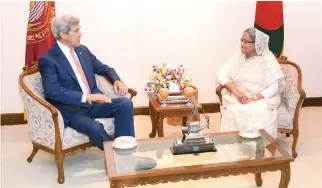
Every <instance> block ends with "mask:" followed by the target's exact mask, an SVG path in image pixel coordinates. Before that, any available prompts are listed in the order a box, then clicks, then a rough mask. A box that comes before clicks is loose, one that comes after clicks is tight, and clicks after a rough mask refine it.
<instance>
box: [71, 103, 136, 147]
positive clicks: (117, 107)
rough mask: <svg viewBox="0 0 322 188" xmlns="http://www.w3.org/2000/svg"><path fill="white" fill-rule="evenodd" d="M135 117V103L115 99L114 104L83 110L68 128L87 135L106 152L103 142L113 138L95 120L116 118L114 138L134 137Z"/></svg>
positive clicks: (95, 105) (93, 105) (97, 105)
mask: <svg viewBox="0 0 322 188" xmlns="http://www.w3.org/2000/svg"><path fill="white" fill-rule="evenodd" d="M133 115H134V113H133V103H132V101H131V100H130V99H128V98H126V97H121V98H115V99H112V103H103V104H100V103H93V104H92V105H90V107H85V108H81V109H80V110H79V111H77V112H76V113H75V115H74V117H73V119H72V120H71V122H70V123H69V124H68V126H69V127H71V128H73V129H75V130H76V131H78V132H80V133H83V134H85V135H87V136H88V137H89V139H90V141H91V142H92V144H93V145H94V146H96V147H98V148H99V149H101V150H104V148H103V142H104V141H112V140H113V138H112V137H111V136H110V135H108V134H107V133H106V131H105V130H104V127H103V124H101V123H100V122H98V121H95V120H94V119H96V118H111V117H114V120H115V121H114V125H115V130H114V137H115V138H117V137H119V136H133V137H134V136H135V134H134V122H133Z"/></svg>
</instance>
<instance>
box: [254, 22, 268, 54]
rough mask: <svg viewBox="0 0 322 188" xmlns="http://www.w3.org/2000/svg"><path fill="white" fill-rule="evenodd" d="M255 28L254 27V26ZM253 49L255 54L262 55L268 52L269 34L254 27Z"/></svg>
mask: <svg viewBox="0 0 322 188" xmlns="http://www.w3.org/2000/svg"><path fill="white" fill-rule="evenodd" d="M254 29H255V28H254ZM255 31H256V32H255V35H256V36H255V49H256V53H257V55H262V54H263V53H269V52H270V51H269V47H268V43H269V36H268V35H266V34H265V33H263V32H261V31H260V30H258V29H255Z"/></svg>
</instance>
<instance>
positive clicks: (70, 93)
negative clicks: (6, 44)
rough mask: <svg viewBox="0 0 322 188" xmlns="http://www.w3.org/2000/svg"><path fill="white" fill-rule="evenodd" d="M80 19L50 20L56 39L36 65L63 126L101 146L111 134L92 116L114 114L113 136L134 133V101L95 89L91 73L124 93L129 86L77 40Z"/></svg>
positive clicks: (104, 116) (132, 134)
mask: <svg viewBox="0 0 322 188" xmlns="http://www.w3.org/2000/svg"><path fill="white" fill-rule="evenodd" d="M79 21H80V20H79V19H78V18H76V17H73V16H69V15H62V16H59V17H56V18H55V19H54V20H53V21H52V32H53V35H54V37H55V38H56V40H57V42H56V43H55V44H54V45H53V46H52V47H51V48H50V49H49V50H48V51H47V52H46V53H45V54H44V55H43V56H42V57H41V58H40V60H39V62H38V69H39V72H40V74H41V76H42V83H43V87H44V92H45V96H46V100H47V101H48V102H50V103H51V104H52V105H54V106H55V107H56V108H57V109H58V110H59V111H60V112H61V114H62V116H63V119H64V124H65V127H66V126H69V127H71V128H73V129H75V130H76V131H78V132H80V133H83V134H86V135H87V136H88V137H89V139H90V141H91V142H92V143H93V145H95V146H97V147H98V148H100V149H101V150H103V142H104V141H111V140H113V138H112V137H111V136H109V135H108V134H107V133H106V131H105V130H104V128H103V125H102V124H101V123H99V122H97V121H95V118H109V117H114V118H115V122H114V124H115V131H114V132H115V138H117V137H119V136H134V125H133V104H132V101H131V100H130V99H128V98H126V97H121V98H116V99H112V100H111V99H110V98H109V97H107V96H105V95H103V93H102V91H101V90H100V89H98V87H97V85H96V81H95V76H94V74H98V75H102V76H107V77H108V78H109V79H110V80H111V81H112V83H113V85H114V89H115V91H116V92H119V93H121V94H126V93H127V90H128V88H127V86H126V85H125V84H124V83H123V82H122V81H121V79H120V77H119V76H118V74H117V73H116V72H115V70H114V69H113V68H111V67H109V66H107V65H104V64H103V63H102V62H100V61H99V60H98V59H96V57H95V56H94V55H93V54H92V53H91V52H90V51H89V49H88V48H87V47H86V46H83V45H81V44H80V38H81V36H82V34H81V31H80V25H79Z"/></svg>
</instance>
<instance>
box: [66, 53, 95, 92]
mask: <svg viewBox="0 0 322 188" xmlns="http://www.w3.org/2000/svg"><path fill="white" fill-rule="evenodd" d="M70 54H71V55H72V60H73V63H74V65H76V67H77V71H78V72H79V74H80V75H81V77H82V81H83V83H84V84H85V86H86V87H87V90H88V93H91V90H90V89H89V85H88V82H87V79H86V76H85V73H84V70H83V68H82V65H81V64H80V62H79V61H78V59H77V57H76V54H75V52H74V49H72V48H71V49H70Z"/></svg>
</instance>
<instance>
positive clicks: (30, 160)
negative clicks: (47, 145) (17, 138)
mask: <svg viewBox="0 0 322 188" xmlns="http://www.w3.org/2000/svg"><path fill="white" fill-rule="evenodd" d="M32 147H33V148H32V152H31V154H30V156H29V157H28V158H27V161H28V162H29V163H31V162H32V159H33V158H34V156H35V155H36V153H37V152H38V150H39V148H37V147H36V146H35V145H34V144H32Z"/></svg>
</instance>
